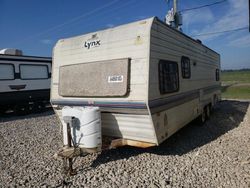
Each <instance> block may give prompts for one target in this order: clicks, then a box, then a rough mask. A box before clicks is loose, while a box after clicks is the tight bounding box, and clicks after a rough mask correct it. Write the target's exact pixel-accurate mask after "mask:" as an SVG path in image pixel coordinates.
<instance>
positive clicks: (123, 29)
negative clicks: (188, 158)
mask: <svg viewBox="0 0 250 188" xmlns="http://www.w3.org/2000/svg"><path fill="white" fill-rule="evenodd" d="M53 54H54V56H53V68H52V74H53V78H52V88H51V89H52V91H51V103H52V105H53V107H54V110H55V112H56V114H57V115H58V116H59V118H60V119H61V123H62V125H63V130H64V135H63V137H64V144H65V145H67V144H68V143H69V142H71V140H70V141H69V140H68V137H69V136H70V135H69V134H67V125H70V126H71V129H72V131H73V132H74V131H75V132H74V134H72V135H71V136H72V137H76V136H79V139H75V141H76V142H77V143H75V144H78V145H79V146H80V147H82V148H84V147H85V148H86V147H87V145H88V144H86V143H87V142H88V141H89V139H100V136H99V137H98V136H96V137H90V136H89V135H87V136H86V134H85V133H86V132H84V130H86V129H84V128H83V129H82V128H81V127H84V126H85V123H84V122H85V121H84V118H83V115H84V108H86V107H87V109H88V111H89V108H91V107H98V108H99V109H100V112H101V115H100V118H101V121H99V122H101V123H100V126H101V135H106V136H111V137H115V138H120V139H118V140H115V141H114V142H113V145H125V144H127V145H133V146H138V147H147V146H153V145H159V144H160V143H162V142H163V141H164V140H166V139H167V138H169V137H170V136H171V135H173V134H174V133H175V132H176V131H178V130H179V129H181V128H182V127H183V126H185V125H187V124H188V123H189V122H191V121H192V120H194V119H196V118H200V120H201V121H202V122H204V121H205V120H206V119H207V118H209V116H210V111H211V109H212V108H213V106H214V105H215V104H216V103H217V101H218V100H220V97H221V91H220V55H219V54H218V53H216V52H215V51H213V50H211V49H210V48H208V47H206V46H205V45H203V44H202V43H201V42H200V41H196V40H194V39H192V38H190V37H188V36H187V35H185V34H183V33H182V32H180V31H178V30H176V29H173V28H171V27H170V26H168V25H166V24H165V23H164V22H162V21H160V20H159V19H158V18H156V17H153V18H149V19H145V20H142V21H137V22H133V23H130V24H126V25H121V26H118V27H114V28H109V29H106V30H102V31H97V32H93V33H88V34H85V35H81V36H76V37H72V38H67V39H62V40H59V41H58V42H57V44H56V46H55V47H54V53H53ZM95 110H96V111H98V109H95V108H94V110H93V111H95ZM96 117H98V116H96ZM85 119H86V118H85ZM87 119H88V118H87ZM93 119H95V118H93ZM90 122H92V121H90ZM74 127H78V128H76V129H74ZM93 127H94V126H93ZM88 131H89V129H88ZM88 131H87V132H88ZM96 131H100V130H99V129H98V128H95V129H94V128H93V130H92V132H91V131H90V132H89V133H90V135H92V134H94V133H96ZM85 141H86V142H85ZM99 145H100V143H99ZM99 145H98V146H97V145H96V146H93V147H99ZM87 148H88V147H87Z"/></svg>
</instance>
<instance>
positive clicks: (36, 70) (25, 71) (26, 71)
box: [20, 65, 49, 80]
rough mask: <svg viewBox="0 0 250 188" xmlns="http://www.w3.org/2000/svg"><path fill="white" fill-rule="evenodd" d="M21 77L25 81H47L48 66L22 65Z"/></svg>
mask: <svg viewBox="0 0 250 188" xmlns="http://www.w3.org/2000/svg"><path fill="white" fill-rule="evenodd" d="M20 76H21V79H24V80H27V79H28V80H33V79H47V78H48V77H49V76H48V66H47V65H20Z"/></svg>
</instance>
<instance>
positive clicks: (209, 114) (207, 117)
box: [205, 105, 211, 119]
mask: <svg viewBox="0 0 250 188" xmlns="http://www.w3.org/2000/svg"><path fill="white" fill-rule="evenodd" d="M205 109H206V119H209V118H210V116H211V107H210V105H207V106H206V108H205Z"/></svg>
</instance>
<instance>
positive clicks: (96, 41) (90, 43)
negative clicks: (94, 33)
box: [84, 40, 101, 49]
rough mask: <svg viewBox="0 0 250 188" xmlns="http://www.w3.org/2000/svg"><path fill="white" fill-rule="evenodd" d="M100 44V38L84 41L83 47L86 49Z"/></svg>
mask: <svg viewBox="0 0 250 188" xmlns="http://www.w3.org/2000/svg"><path fill="white" fill-rule="evenodd" d="M100 45H101V40H95V41H86V42H85V43H84V47H85V48H87V49H90V48H94V47H98V46H100Z"/></svg>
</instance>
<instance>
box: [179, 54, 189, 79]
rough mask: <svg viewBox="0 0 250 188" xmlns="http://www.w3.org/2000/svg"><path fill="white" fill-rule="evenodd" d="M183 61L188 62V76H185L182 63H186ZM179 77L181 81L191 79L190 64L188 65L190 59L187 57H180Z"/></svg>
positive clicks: (184, 68)
mask: <svg viewBox="0 0 250 188" xmlns="http://www.w3.org/2000/svg"><path fill="white" fill-rule="evenodd" d="M184 60H188V65H189V66H188V73H189V75H188V76H186V72H185V70H186V67H185V66H184V63H186V62H185V61H184ZM181 75H182V78H183V79H190V78H191V63H190V58H189V57H187V56H182V57H181Z"/></svg>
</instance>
